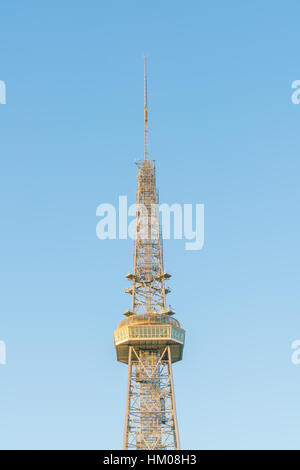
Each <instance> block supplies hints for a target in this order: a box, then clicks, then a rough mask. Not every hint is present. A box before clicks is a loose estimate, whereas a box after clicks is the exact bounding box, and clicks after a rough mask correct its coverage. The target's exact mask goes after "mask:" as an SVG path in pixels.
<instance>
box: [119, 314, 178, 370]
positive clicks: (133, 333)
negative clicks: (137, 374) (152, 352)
mask: <svg viewBox="0 0 300 470" xmlns="http://www.w3.org/2000/svg"><path fill="white" fill-rule="evenodd" d="M184 338H185V331H184V330H183V329H182V328H181V327H180V324H179V322H178V321H177V320H175V318H171V317H170V316H169V315H164V314H137V315H132V316H130V317H129V318H125V319H124V320H122V321H121V322H120V324H119V326H118V328H117V329H116V330H115V331H114V340H115V348H116V352H117V360H118V361H120V362H124V363H125V364H128V356H129V346H134V348H135V349H143V350H145V349H156V350H159V351H160V352H161V353H162V352H163V350H164V349H165V348H166V346H170V350H171V361H172V362H177V361H180V360H181V359H182V351H183V346H184Z"/></svg>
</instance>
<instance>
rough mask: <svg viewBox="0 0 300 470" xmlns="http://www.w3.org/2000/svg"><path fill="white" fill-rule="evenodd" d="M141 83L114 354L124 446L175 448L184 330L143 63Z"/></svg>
mask: <svg viewBox="0 0 300 470" xmlns="http://www.w3.org/2000/svg"><path fill="white" fill-rule="evenodd" d="M144 87H145V105H144V126H145V128H144V129H145V156H144V159H143V160H141V161H139V162H138V192H137V201H136V203H137V204H136V237H135V242H134V260H133V272H132V273H129V274H128V275H127V276H126V277H127V279H128V280H129V281H132V287H131V288H128V289H125V292H127V293H129V294H130V295H131V310H127V312H125V315H126V316H127V317H128V318H127V319H126V320H123V321H121V322H120V325H119V327H118V329H117V330H116V331H115V346H116V350H117V357H118V359H119V360H120V361H121V362H125V363H127V364H128V382H127V398H126V416H125V429H124V439H123V448H124V449H146V450H151V449H179V448H180V447H179V435H178V427H177V418H176V410H175V398H174V386H173V378H172V362H176V361H178V360H181V358H182V350H183V346H184V330H182V329H180V325H179V322H177V321H176V320H174V319H172V318H171V317H170V316H171V315H173V313H174V312H173V311H172V310H171V309H170V308H169V309H167V308H166V294H167V293H168V292H169V289H168V288H167V287H166V286H165V280H167V279H169V277H170V275H169V274H167V273H165V272H164V268H163V251H162V239H161V232H160V224H159V213H158V210H157V205H158V195H157V192H156V181H155V165H154V162H153V161H150V160H149V156H148V111H147V82H146V65H145V75H144ZM124 322H125V323H126V328H127V326H128V329H126V328H125V330H126V331H125V330H124V325H125V323H124ZM130 325H139V328H140V329H139V331H140V333H139V334H135V335H134V337H133V336H132V334H131V333H132V329H131V327H130ZM165 325H169V326H170V331H171V327H172V325H173V326H174V325H175V326H176V328H175V329H176V331H178V334H177V333H176V334H177V336H176V335H175V333H174V335H171V334H168V331H169V330H168V328H166V329H165V330H164V326H165ZM172 328H173V327H172ZM127 330H128V331H127ZM172 331H173V330H172ZM150 332H151V334H150ZM174 332H175V330H174Z"/></svg>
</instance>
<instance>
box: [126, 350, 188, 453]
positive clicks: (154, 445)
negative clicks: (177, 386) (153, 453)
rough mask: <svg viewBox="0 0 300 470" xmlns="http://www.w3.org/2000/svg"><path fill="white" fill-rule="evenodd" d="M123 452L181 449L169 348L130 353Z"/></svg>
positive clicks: (131, 351)
mask: <svg viewBox="0 0 300 470" xmlns="http://www.w3.org/2000/svg"><path fill="white" fill-rule="evenodd" d="M126 408H127V409H126V422H125V432H124V443H123V447H124V449H144V450H151V449H179V436H178V427H177V418H176V409H175V400H174V387H173V378H172V364H171V356H170V348H169V347H168V346H167V347H166V348H165V349H164V350H163V351H162V352H161V353H160V351H159V350H143V349H140V350H137V349H136V348H134V347H131V348H130V351H129V364H128V385H127V404H126Z"/></svg>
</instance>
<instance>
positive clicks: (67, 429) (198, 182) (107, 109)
mask: <svg viewBox="0 0 300 470" xmlns="http://www.w3.org/2000/svg"><path fill="white" fill-rule="evenodd" d="M299 15H300V5H299V2H298V1H292V0H290V1H288V2H283V1H276V0H272V1H264V2H262V1H257V0H254V1H252V2H240V1H238V0H236V1H226V2H224V1H220V0H219V1H215V2H204V1H200V2H199V1H187V2H182V1H181V2H178V1H174V0H173V1H166V2H158V1H152V2H140V1H135V2H133V1H126V2H123V1H111V2H99V1H96V0H87V1H85V2H82V1H67V0H66V1H64V2H61V1H57V0H54V1H51V2H40V1H37V0H36V1H33V0H28V1H26V2H24V1H21V0H14V1H10V2H8V1H7V2H2V3H1V6H0V16H1V28H0V79H1V80H4V81H5V82H6V86H7V104H6V105H0V157H1V171H0V191H1V198H0V205H1V209H0V210H1V245H0V260H1V261H0V263H1V270H0V275H1V279H0V282H1V296H0V339H1V340H4V341H5V342H6V345H7V365H5V366H0V447H1V448H5V449H7V448H22V449H28V448H69V449H76V448H82V449H85V448H87V449H89V448H104V449H105V448H110V449H118V448H120V447H121V444H122V433H123V423H124V412H125V388H126V373H127V370H126V366H124V365H122V364H120V363H117V362H116V358H115V351H114V346H113V329H114V328H115V327H116V326H117V324H118V322H119V321H120V319H121V318H122V313H123V312H124V311H125V310H126V309H127V308H128V307H129V296H126V294H124V293H123V288H124V287H127V286H128V282H127V281H126V279H125V277H124V276H125V274H126V273H127V272H128V271H130V268H131V266H132V241H131V240H122V241H113V240H111V241H100V240H98V239H97V238H96V234H95V228H96V223H97V218H96V216H95V212H96V207H97V206H98V204H100V203H101V202H110V203H116V202H117V199H118V196H119V195H125V194H127V195H128V197H129V199H130V200H131V201H132V202H133V200H134V195H135V190H136V181H137V180H136V167H135V165H134V163H133V162H134V160H135V159H137V158H139V157H140V156H141V155H142V152H143V56H144V55H147V56H148V58H149V59H148V64H149V65H148V71H149V121H150V124H149V125H150V154H151V157H152V158H155V159H156V162H157V177H158V183H159V189H160V199H161V202H168V203H173V202H179V203H196V202H199V203H204V204H205V223H206V227H205V245H204V248H203V249H202V250H201V251H199V252H192V251H190V252H189V251H185V249H184V241H176V240H175V241H168V242H166V243H165V250H164V255H165V267H166V269H167V271H168V272H171V273H172V274H173V277H172V279H171V282H170V286H171V288H172V294H171V295H170V298H169V300H170V302H171V304H172V306H173V307H174V308H175V309H176V311H177V318H178V319H179V320H180V321H181V323H182V325H183V326H184V327H185V329H186V331H187V335H186V348H185V353H184V361H183V362H181V363H178V364H176V365H175V366H174V378H175V386H176V403H177V411H178V420H179V427H180V435H181V443H182V447H183V448H186V449H193V448H194V449H198V448H201V449H214V448H222V449H229V448H298V449H299V448H300V430H299V425H300V406H299V389H300V366H298V367H297V366H295V365H293V364H292V363H291V360H290V357H291V352H292V351H291V342H292V341H293V340H295V339H300V315H299V307H300V299H299V281H300V279H299V277H300V276H299V262H300V259H299V238H300V223H299V205H300V197H299V196H300V189H299V171H300V164H299V158H300V141H299V129H300V105H298V106H297V105H293V104H292V103H291V93H292V90H291V83H292V81H293V80H297V79H300V67H299V35H300V33H299Z"/></svg>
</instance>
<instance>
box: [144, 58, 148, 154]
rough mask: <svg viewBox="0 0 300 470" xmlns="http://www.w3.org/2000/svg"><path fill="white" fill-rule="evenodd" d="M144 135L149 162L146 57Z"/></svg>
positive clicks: (145, 72)
mask: <svg viewBox="0 0 300 470" xmlns="http://www.w3.org/2000/svg"><path fill="white" fill-rule="evenodd" d="M144 135H145V160H148V108H147V69H146V57H144Z"/></svg>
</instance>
